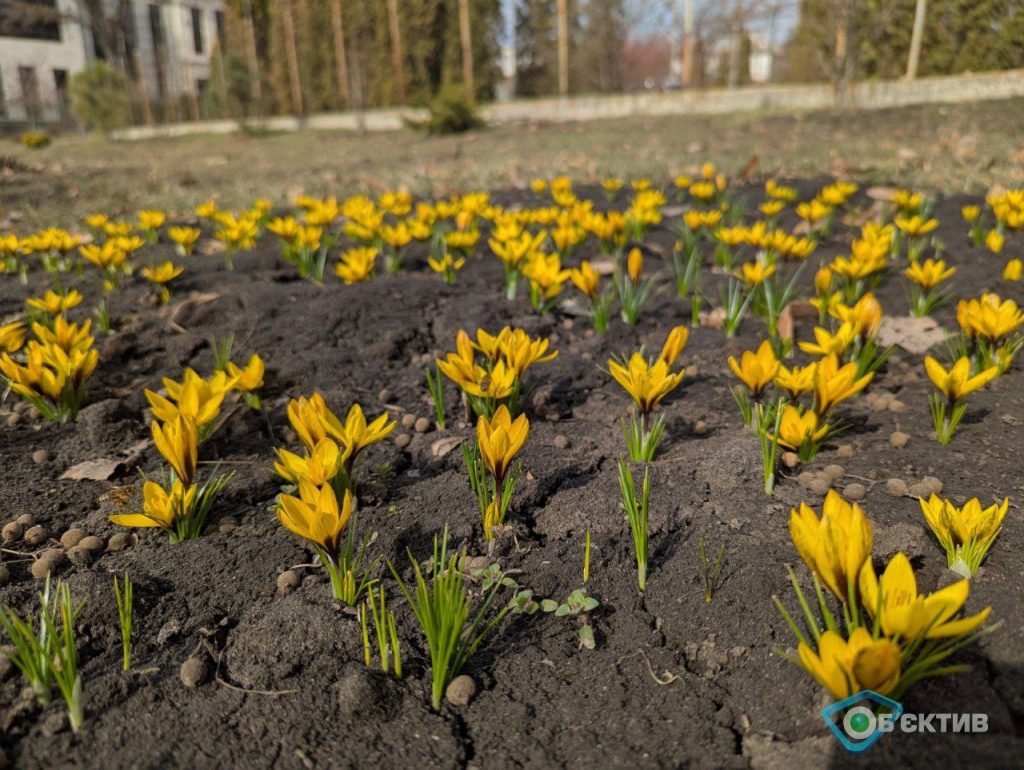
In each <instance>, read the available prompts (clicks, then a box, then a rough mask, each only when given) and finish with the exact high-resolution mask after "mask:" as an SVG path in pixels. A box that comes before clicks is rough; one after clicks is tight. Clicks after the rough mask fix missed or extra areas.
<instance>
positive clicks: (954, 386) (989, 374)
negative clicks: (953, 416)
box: [924, 356, 999, 403]
mask: <svg viewBox="0 0 1024 770" xmlns="http://www.w3.org/2000/svg"><path fill="white" fill-rule="evenodd" d="M924 368H925V371H926V372H927V373H928V378H929V379H930V380H931V381H932V383H933V384H934V385H935V387H936V388H937V389H938V391H939V393H941V394H942V395H943V396H945V397H946V400H947V401H949V402H950V403H955V402H957V401H959V400H960V399H962V398H966V397H967V396H968V395H970V394H971V393H973V392H974V391H976V390H980V389H981V388H983V387H985V386H986V385H987V384H988V383H989V382H991V381H992V380H994V379H995V378H996V377H998V376H999V367H997V366H993V367H990V368H988V369H985V370H984V371H982V372H979V373H978V374H976V375H974V376H973V377H972V376H971V362H970V360H969V359H968V358H967V356H962V357H961V358H960V359H959V360H957V362H956V363H955V364H953V366H952V367H951V368H950V369H949V371H946V369H945V368H944V367H943V366H942V364H940V363H939V362H938V361H937V360H936V359H934V358H932V357H931V356H925V359H924Z"/></svg>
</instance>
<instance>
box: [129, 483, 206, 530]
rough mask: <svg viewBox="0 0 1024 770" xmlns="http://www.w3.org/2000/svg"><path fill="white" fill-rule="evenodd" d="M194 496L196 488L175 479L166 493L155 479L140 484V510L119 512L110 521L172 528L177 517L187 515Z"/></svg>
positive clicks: (137, 525) (135, 525)
mask: <svg viewBox="0 0 1024 770" xmlns="http://www.w3.org/2000/svg"><path fill="white" fill-rule="evenodd" d="M195 498H196V488H195V487H194V486H189V487H186V486H185V485H183V484H182V483H181V482H180V481H175V482H174V484H173V485H172V486H171V491H170V492H169V493H168V492H167V490H165V489H164V488H163V487H161V486H160V485H159V484H157V483H156V482H155V481H147V482H146V483H145V484H143V485H142V511H141V512H140V513H119V514H115V515H113V516H111V517H110V521H111V522H112V523H114V524H117V525H119V526H122V527H163V528H164V529H171V530H173V529H174V525H175V522H177V521H178V519H181V518H184V517H186V516H188V513H189V511H190V510H191V509H192V506H193V504H194V503H195Z"/></svg>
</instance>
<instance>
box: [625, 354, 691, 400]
mask: <svg viewBox="0 0 1024 770" xmlns="http://www.w3.org/2000/svg"><path fill="white" fill-rule="evenodd" d="M608 371H609V372H610V373H611V375H612V377H614V378H615V381H616V382H618V383H619V385H621V386H622V387H623V388H624V389H625V391H626V392H627V393H628V394H629V395H630V397H631V398H632V399H633V401H634V402H635V403H636V405H637V408H638V409H639V410H640V413H641V414H643V415H647V414H650V412H651V410H652V409H654V407H655V406H657V404H658V402H660V401H661V400H662V399H663V398H664V397H665V396H667V395H668V394H669V393H671V392H672V391H673V390H674V389H675V388H676V387H678V385H679V384H680V383H681V382H682V381H683V377H684V376H685V372H682V371H681V372H678V373H677V374H673V373H672V372H671V371H670V370H669V364H668V362H667V361H665V360H664V359H661V358H659V359H658V360H657V361H655V362H654V364H653V365H651V364H649V363H648V362H647V360H646V359H645V358H644V357H643V356H642V355H640V353H634V354H633V355H632V356H631V357H630V359H629V363H628V364H627V365H626V366H623V365H622V364H620V363H618V362H617V361H615V360H614V359H610V360H609V361H608Z"/></svg>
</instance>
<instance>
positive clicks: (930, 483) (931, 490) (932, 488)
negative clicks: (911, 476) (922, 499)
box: [921, 476, 942, 495]
mask: <svg viewBox="0 0 1024 770" xmlns="http://www.w3.org/2000/svg"><path fill="white" fill-rule="evenodd" d="M921 486H922V487H924V488H925V489H927V490H928V494H929V495H933V494H934V495H937V494H940V493H941V492H942V482H941V481H939V480H938V479H937V478H935V477H934V476H925V477H924V478H923V479H921Z"/></svg>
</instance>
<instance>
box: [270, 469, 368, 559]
mask: <svg viewBox="0 0 1024 770" xmlns="http://www.w3.org/2000/svg"><path fill="white" fill-rule="evenodd" d="M277 517H278V519H279V520H280V522H281V524H282V525H283V526H284V528H285V529H287V530H288V531H289V532H292V533H294V534H296V535H298V536H299V537H301V538H303V539H304V540H308V541H309V542H311V543H313V544H314V545H316V546H319V547H320V548H322V549H323V550H324V551H325V552H326V553H327V555H328V556H329V557H331V558H333V557H334V555H335V554H337V552H338V543H339V542H340V540H341V534H342V532H344V531H345V526H346V525H347V524H348V522H349V519H350V518H351V517H352V493H351V492H349V491H348V490H347V489H346V490H345V496H344V498H343V500H342V504H341V506H340V507H339V506H338V497H337V495H335V494H334V489H333V488H332V487H331V485H330V484H321V485H320V486H317V485H315V484H313V483H312V482H310V481H308V480H306V479H300V480H299V494H298V496H297V497H296V496H294V495H281V496H280V497H279V498H278V506H277Z"/></svg>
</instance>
